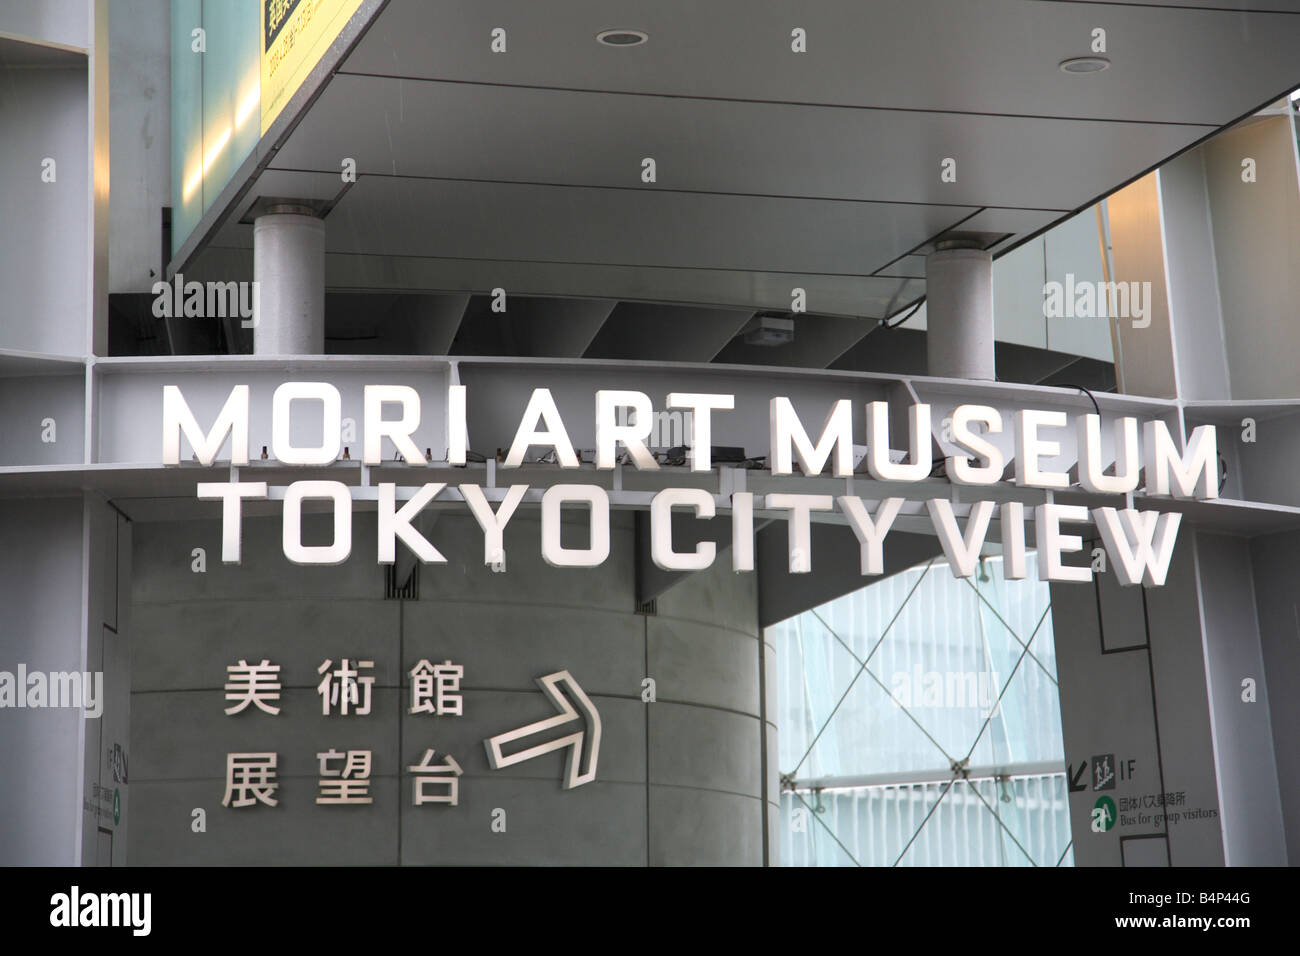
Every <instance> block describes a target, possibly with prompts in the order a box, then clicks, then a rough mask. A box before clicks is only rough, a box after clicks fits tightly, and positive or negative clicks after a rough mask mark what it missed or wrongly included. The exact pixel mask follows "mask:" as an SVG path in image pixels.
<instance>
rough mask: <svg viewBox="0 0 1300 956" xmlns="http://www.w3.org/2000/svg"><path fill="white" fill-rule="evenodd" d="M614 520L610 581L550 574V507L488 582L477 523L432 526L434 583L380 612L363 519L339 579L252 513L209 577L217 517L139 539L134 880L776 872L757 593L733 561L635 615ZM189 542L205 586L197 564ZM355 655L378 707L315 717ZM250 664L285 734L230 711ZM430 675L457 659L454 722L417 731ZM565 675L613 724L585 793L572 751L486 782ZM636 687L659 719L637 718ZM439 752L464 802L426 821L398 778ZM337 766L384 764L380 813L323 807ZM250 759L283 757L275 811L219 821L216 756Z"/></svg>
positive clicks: (377, 780) (526, 520)
mask: <svg viewBox="0 0 1300 956" xmlns="http://www.w3.org/2000/svg"><path fill="white" fill-rule="evenodd" d="M612 519H613V520H612V525H613V527H612V542H613V547H612V551H611V555H610V557H609V559H608V560H607V561H606V562H605V563H604V564H603V565H602V566H601V567H599V568H595V569H590V570H576V569H555V568H551V567H549V566H547V565H546V564H545V563H544V562H543V561H542V559H541V556H540V529H539V525H538V519H537V513H536V512H535V511H532V512H525V511H521V512H520V513H518V514H517V515H516V517H515V518H514V519H513V520H512V521H511V523H510V525H509V526H508V528H507V533H506V541H505V543H506V551H507V555H508V561H509V569H508V571H507V573H505V574H496V573H493V572H492V571H491V569H490V568H486V567H484V566H483V565H482V564H481V556H482V536H481V533H480V532H479V530H478V526H477V524H476V523H475V522H474V520H473V519H472V518H471V517H469V516H467V515H465V514H464V513H456V512H445V513H442V514H440V515H439V517H438V518H437V520H436V522H435V523H434V524H433V526H432V530H431V531H429V532H428V537H429V539H430V540H431V541H432V542H433V543H434V545H435V546H436V547H438V548H439V549H440V550H441V551H442V553H443V554H444V555H446V557H447V559H448V563H447V564H445V565H428V566H424V567H422V568H421V575H420V588H419V598H418V599H417V600H407V601H396V600H384V599H383V580H384V575H383V569H382V568H381V567H380V566H379V565H377V564H376V563H375V556H374V555H375V552H374V548H373V544H372V542H373V541H374V533H375V531H374V529H375V519H374V515H373V514H358V515H356V516H355V517H354V525H353V553H352V556H351V558H350V559H349V560H348V561H347V562H345V563H344V564H342V565H339V566H336V567H298V566H295V565H293V564H290V563H289V562H288V561H287V560H286V559H285V558H284V557H283V555H282V553H281V549H280V525H281V522H280V519H279V517H270V518H246V519H245V522H244V532H243V554H244V561H243V564H241V565H238V566H235V565H230V566H227V565H222V564H221V563H220V523H219V522H217V521H206V520H205V521H196V522H166V523H147V522H139V523H137V524H136V526H135V536H134V542H135V544H134V572H133V573H134V580H133V585H132V607H133V613H134V619H133V635H132V637H133V641H134V654H133V666H132V697H131V785H132V788H131V795H132V806H131V812H132V821H131V827H130V829H129V830H128V833H129V841H130V842H129V846H128V862H130V863H132V864H149V863H204V864H210V863H286V864H330V863H349V864H396V863H403V864H542V863H574V864H605V865H611V864H612V865H645V864H647V863H649V864H692V863H712V864H760V863H762V862H764V856H765V845H766V842H767V841H766V840H765V836H764V827H765V814H764V812H763V807H764V803H763V798H764V795H765V793H766V795H767V796H768V797H769V798H771V799H773V800H775V798H776V797H777V796H778V794H777V793H776V785H775V768H774V764H773V763H771V762H770V761H766V760H765V759H764V756H763V753H764V741H765V740H766V741H767V745H768V747H769V749H770V751H771V752H772V753H775V750H774V745H775V732H774V730H773V728H772V727H771V726H770V725H765V724H764V721H763V707H762V706H761V678H760V674H761V666H760V652H761V649H762V642H761V641H760V639H759V630H758V613H757V607H758V605H757V591H756V584H755V576H754V575H753V574H744V575H737V574H734V573H733V572H732V571H731V570H730V568H729V563H728V562H727V560H726V557H725V555H723V556H722V557H721V559H720V561H719V565H718V566H717V567H715V568H714V569H712V570H710V571H707V572H701V573H699V574H696V575H693V576H691V577H689V578H687V579H686V580H685V581H683V582H682V583H680V584H678V585H677V586H676V587H675V588H674V589H672V590H671V591H669V592H668V593H667V594H665V595H663V596H662V597H660V599H659V601H658V609H657V610H658V613H657V614H655V615H638V614H636V613H634V610H635V596H634V580H635V561H636V553H635V534H634V530H633V521H632V515H631V514H630V513H626V512H624V513H618V512H616V513H615V514H614V515H613V516H612ZM304 528H305V531H304V538H305V540H306V541H307V542H308V543H312V542H313V541H318V542H320V543H324V542H326V541H327V540H328V537H329V535H330V533H331V532H330V530H329V528H328V527H327V526H326V525H325V524H324V523H323V522H322V521H321V518H320V516H305V517H304ZM570 530H572V531H573V533H574V538H575V539H577V538H578V536H579V535H580V534H581V529H578V528H573V529H569V528H566V529H565V531H566V535H565V536H566V543H568V542H567V538H568V532H569V531H570ZM313 535H314V536H316V537H313ZM197 547H202V548H205V549H206V550H207V557H208V564H207V570H206V572H205V573H196V572H194V571H193V570H191V560H192V559H191V551H192V549H193V548H197ZM345 656H346V657H349V658H351V659H353V660H356V659H358V658H360V659H367V660H373V661H374V662H375V668H374V672H373V673H375V675H376V676H377V680H376V682H375V690H374V704H373V710H372V713H371V714H370V715H368V716H347V717H342V716H337V715H335V716H330V717H324V716H322V714H321V698H320V696H319V694H318V693H317V691H316V687H317V685H318V683H319V681H320V676H319V675H318V674H317V670H316V669H317V667H318V666H319V665H320V664H321V662H322V661H324V660H325V659H327V658H329V659H331V660H333V661H334V662H335V665H337V663H338V661H339V659H340V658H342V657H345ZM241 658H242V659H246V660H248V661H250V662H255V661H260V660H262V659H263V658H266V659H269V660H270V661H272V662H273V663H279V664H280V665H281V667H282V671H281V680H282V683H283V685H284V690H283V692H282V697H281V700H280V704H281V708H282V709H281V713H280V714H279V715H278V716H271V715H268V714H264V713H262V712H260V711H258V710H256V709H254V708H249V709H248V710H245V711H244V712H242V713H240V714H237V715H233V716H226V715H225V713H224V708H225V706H226V702H225V699H224V692H223V685H224V683H225V680H226V666H227V665H228V664H232V663H234V662H236V661H237V660H239V659H241ZM421 658H424V659H428V660H430V661H432V662H435V663H437V662H441V661H445V660H451V661H452V662H454V663H457V664H462V665H464V667H465V677H464V681H463V684H462V688H463V701H464V715H463V716H460V717H456V716H443V715H439V716H430V715H427V714H421V715H411V714H409V713H407V711H408V710H409V706H410V689H409V681H410V678H409V676H408V675H409V671H410V669H411V668H412V667H413V666H414V665H415V663H416V662H417V661H418V660H420V659H421ZM560 669H568V670H569V671H570V672H571V673H572V675H573V677H574V678H575V679H576V680H577V682H578V683H579V684H580V685H581V686H582V688H583V689H584V690H585V691H586V692H587V694H588V695H589V696H590V697H591V700H592V702H593V703H594V704H595V706H596V708H597V709H598V710H599V712H600V715H601V719H602V723H603V740H602V743H601V748H600V756H599V765H598V771H597V776H596V780H595V782H593V783H590V784H586V785H583V786H580V787H577V788H575V789H573V790H564V789H562V787H561V776H562V772H563V763H564V759H565V758H564V756H563V755H561V754H559V753H552V754H549V755H545V756H542V757H539V758H536V759H533V760H530V761H527V762H525V763H521V764H517V765H515V766H512V767H508V768H505V769H503V770H499V771H493V770H491V769H490V768H489V766H488V763H487V757H486V752H485V748H484V744H483V742H484V739H485V738H487V737H490V736H492V735H494V734H499V733H502V732H504V731H507V730H511V729H514V728H516V727H519V726H522V725H524V724H527V723H531V722H532V721H536V720H540V719H542V718H544V717H547V716H551V715H553V714H554V712H555V711H554V709H553V708H552V707H551V705H550V703H549V702H548V701H547V700H546V699H545V698H544V697H543V695H542V694H541V692H540V691H539V690H538V688H537V685H536V684H535V683H534V680H535V678H537V677H540V676H542V675H544V674H548V673H551V672H553V671H556V670H560ZM646 676H650V677H653V678H654V679H655V681H656V691H657V700H656V701H655V702H654V703H643V702H642V680H643V678H644V677H646ZM765 730H766V732H765ZM428 747H433V748H434V749H435V750H436V751H437V756H436V757H435V762H440V761H441V760H442V758H443V756H444V755H446V754H450V755H451V756H453V757H454V758H455V759H456V760H457V761H458V762H459V764H460V766H461V767H462V768H463V771H464V773H463V776H461V777H460V791H459V805H458V806H455V807H452V806H445V805H429V804H426V805H423V806H418V807H417V806H414V805H413V801H412V789H413V786H414V783H413V777H412V775H411V774H409V773H408V772H407V770H406V768H407V767H409V766H411V765H412V764H415V763H417V762H419V760H420V758H421V756H422V755H423V753H424V751H425V749H426V748H428ZM331 748H334V749H336V750H340V751H343V750H347V749H349V748H353V749H370V750H372V751H373V771H372V784H371V793H372V795H373V797H374V804H373V805H372V806H318V805H317V804H316V803H315V798H316V796H317V794H318V789H317V777H318V761H317V758H316V754H317V753H319V752H324V751H327V750H329V749H331ZM243 751H275V752H277V753H278V760H279V779H280V789H279V792H278V797H279V805H278V806H276V807H266V806H261V805H258V806H254V807H248V808H241V809H231V808H226V807H223V806H222V805H221V799H222V796H223V794H224V791H225V779H224V774H225V760H226V754H227V752H243ZM769 767H770V768H771V769H772V773H771V775H770V780H769V781H768V782H767V783H766V784H765V781H764V772H765V770H766V769H768V768H769ZM772 805H775V804H772ZM195 808H202V809H204V810H205V812H206V819H207V830H206V832H204V833H195V832H193V829H192V826H191V821H192V811H193V810H194V809H195ZM497 811H504V814H505V832H495V831H494V829H493V826H492V824H493V819H494V814H496V816H497V818H498V819H499V818H500V814H499V813H496V812H497ZM771 818H772V820H773V821H774V820H775V814H771Z"/></svg>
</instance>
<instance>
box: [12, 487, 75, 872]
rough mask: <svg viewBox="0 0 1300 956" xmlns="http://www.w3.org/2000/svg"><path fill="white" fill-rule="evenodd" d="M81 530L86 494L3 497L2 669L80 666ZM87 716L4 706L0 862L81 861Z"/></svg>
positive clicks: (62, 863) (65, 863)
mask: <svg viewBox="0 0 1300 956" xmlns="http://www.w3.org/2000/svg"><path fill="white" fill-rule="evenodd" d="M82 532H83V521H82V502H81V499H80V498H67V499H60V500H51V501H21V500H19V501H15V500H10V501H0V540H3V541H5V542H6V546H5V547H3V548H0V607H3V608H4V613H3V617H2V619H0V670H3V671H8V672H9V673H10V674H16V672H17V668H18V665H19V664H25V665H26V666H27V670H28V672H29V673H31V672H34V671H40V672H43V673H47V674H48V673H49V672H51V671H74V670H75V671H80V670H83V669H84V667H85V642H84V630H83V626H82V617H81V614H82V600H81V596H82V559H81V556H82ZM14 542H21V546H14V544H13V543H14ZM89 723H90V722H89V721H85V720H84V719H83V717H82V712H81V711H80V710H74V709H48V708H47V709H41V710H32V709H25V708H24V709H14V708H9V707H5V708H3V709H0V767H3V768H4V774H5V779H6V780H7V781H8V784H7V785H6V786H4V787H0V864H2V865H6V866H13V865H45V866H50V865H58V866H71V865H75V864H76V863H78V862H79V861H80V859H81V856H80V851H81V839H80V836H81V835H80V832H79V829H80V828H79V826H78V822H79V821H80V819H81V793H80V790H81V763H82V759H83V749H82V741H83V739H84V738H83V733H84V732H85V730H86V729H87V728H86V727H85V726H84V725H88V724H89ZM90 729H92V730H93V728H90Z"/></svg>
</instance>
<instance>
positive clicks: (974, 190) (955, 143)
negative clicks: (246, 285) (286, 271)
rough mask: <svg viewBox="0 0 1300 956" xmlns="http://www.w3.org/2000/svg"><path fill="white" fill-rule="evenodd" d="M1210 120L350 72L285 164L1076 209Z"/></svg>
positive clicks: (300, 131) (288, 149)
mask: <svg viewBox="0 0 1300 956" xmlns="http://www.w3.org/2000/svg"><path fill="white" fill-rule="evenodd" d="M1212 130H1213V128H1212V127H1208V126H1190V127H1189V126H1179V125H1169V124H1159V125H1143V124H1138V123H1103V122H1086V121H1067V120H1059V119H1042V118H1027V117H1014V116H973V115H970V114H965V113H951V112H912V111H895V110H877V109H860V108H841V107H809V106H795V105H791V104H782V103H733V102H719V101H715V100H691V99H686V100H678V99H668V98H664V97H655V96H634V95H625V94H614V93H599V92H593V93H578V92H567V91H557V90H540V89H514V88H505V87H498V86H482V85H470V84H463V83H434V82H424V81H413V80H400V79H379V78H374V77H357V76H343V75H340V76H338V77H336V78H335V79H334V80H333V82H332V83H331V84H330V87H329V89H328V90H326V92H325V93H324V94H323V95H322V97H321V99H320V100H319V101H318V102H317V103H316V105H315V106H313V107H312V110H311V112H310V113H309V114H308V116H307V117H306V118H305V119H304V120H303V121H302V122H301V123H300V124H299V126H298V128H297V129H296V130H295V132H294V133H293V135H292V137H291V138H290V139H289V141H288V143H287V144H286V145H285V146H283V147H281V149H280V150H279V152H278V153H277V154H276V156H275V159H274V161H273V165H274V166H275V167H276V168H281V169H312V170H338V169H339V168H340V164H341V162H342V161H343V159H344V158H345V157H348V158H352V159H355V160H356V163H357V168H358V170H359V171H360V172H363V173H381V174H385V175H396V176H418V177H429V176H437V177H447V178H454V179H462V178H463V179H476V180H484V181H497V180H499V181H506V182H541V183H562V184H566V185H592V186H608V187H626V188H633V189H683V190H693V191H701V192H715V193H726V194H734V195H743V194H757V195H765V196H807V197H818V198H828V199H866V200H874V201H893V202H924V203H933V204H946V205H968V206H974V205H984V206H1015V207H1031V208H1040V209H1054V210H1060V211H1069V210H1073V209H1075V208H1077V207H1079V206H1080V205H1082V204H1084V203H1086V202H1088V201H1089V200H1091V199H1093V198H1095V197H1096V196H1098V195H1100V194H1102V193H1104V192H1106V191H1107V190H1108V189H1109V188H1110V187H1112V186H1114V185H1115V183H1117V182H1122V181H1123V180H1125V179H1127V178H1129V177H1131V176H1133V175H1135V174H1137V173H1139V172H1141V171H1142V170H1143V169H1144V168H1145V166H1146V165H1148V164H1150V163H1152V162H1155V161H1157V160H1159V159H1160V158H1161V157H1164V156H1168V155H1170V154H1171V153H1174V152H1177V151H1178V150H1180V149H1182V148H1183V147H1185V146H1187V145H1189V144H1191V143H1193V142H1195V141H1196V140H1198V139H1200V138H1201V137H1203V136H1205V135H1207V134H1208V133H1210V132H1212ZM646 157H650V158H653V159H654V162H655V167H656V170H655V172H656V181H655V182H654V183H649V184H647V183H643V182H642V161H643V159H645V158H646ZM947 158H952V159H954V160H955V162H956V166H955V172H956V181H955V182H948V181H944V180H943V179H942V177H941V175H940V174H941V171H942V169H941V166H942V163H943V161H944V160H945V159H947ZM1063 170H1068V171H1069V175H1068V177H1065V176H1063V175H1062V171H1063Z"/></svg>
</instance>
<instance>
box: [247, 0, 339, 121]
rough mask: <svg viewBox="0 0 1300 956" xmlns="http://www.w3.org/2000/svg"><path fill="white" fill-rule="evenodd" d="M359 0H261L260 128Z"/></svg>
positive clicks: (281, 106) (293, 89)
mask: <svg viewBox="0 0 1300 956" xmlns="http://www.w3.org/2000/svg"><path fill="white" fill-rule="evenodd" d="M360 6H361V0H262V28H261V32H262V42H261V50H262V132H263V133H265V132H266V131H267V130H268V129H270V127H271V123H273V122H274V121H275V118H276V117H277V116H279V115H280V111H281V110H283V109H284V107H285V105H286V104H287V103H288V102H289V100H290V98H291V97H292V96H293V94H294V93H295V92H297V90H298V87H299V86H301V85H302V81H303V80H305V79H306V78H307V74H308V73H310V72H311V70H312V67H314V66H315V65H316V63H317V61H318V60H320V58H321V56H322V55H324V53H325V51H326V50H328V49H329V46H330V44H331V43H333V42H334V40H335V39H336V38H337V37H338V35H339V33H340V31H342V29H343V27H344V26H345V25H346V24H347V22H348V20H349V19H350V18H351V17H352V14H354V13H356V12H357V8H358V7H360Z"/></svg>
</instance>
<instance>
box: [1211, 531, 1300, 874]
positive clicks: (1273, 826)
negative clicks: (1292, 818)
mask: <svg viewBox="0 0 1300 956" xmlns="http://www.w3.org/2000/svg"><path fill="white" fill-rule="evenodd" d="M1196 565H1197V578H1198V580H1199V582H1200V591H1201V610H1202V613H1203V615H1204V619H1205V661H1206V668H1205V673H1206V678H1207V684H1208V688H1209V695H1210V697H1209V700H1210V719H1211V721H1212V722H1213V726H1214V739H1215V741H1216V745H1215V748H1214V755H1215V763H1216V765H1217V767H1218V781H1219V805H1220V808H1221V810H1222V814H1223V844H1224V856H1225V862H1226V863H1227V865H1228V866H1286V863H1287V852H1286V835H1285V831H1284V829H1283V826H1282V806H1281V802H1280V798H1279V795H1278V785H1277V765H1276V763H1275V761H1274V756H1273V754H1274V747H1273V745H1274V740H1273V729H1272V725H1271V722H1270V720H1269V713H1270V711H1269V706H1270V705H1269V699H1270V698H1269V693H1268V686H1267V681H1266V680H1265V674H1264V660H1263V656H1262V651H1261V646H1260V636H1259V623H1258V621H1257V619H1256V614H1255V591H1254V586H1253V581H1252V576H1251V571H1250V543H1249V542H1248V541H1247V540H1246V539H1244V538H1231V537H1227V536H1226V535H1208V534H1198V535H1197V536H1196ZM1248 678H1249V679H1250V680H1252V681H1254V682H1255V695H1254V699H1253V700H1247V699H1245V697H1244V696H1243V690H1244V688H1243V686H1242V681H1243V680H1245V679H1248ZM1281 686H1282V687H1287V686H1294V685H1288V684H1286V683H1282V684H1281Z"/></svg>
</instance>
